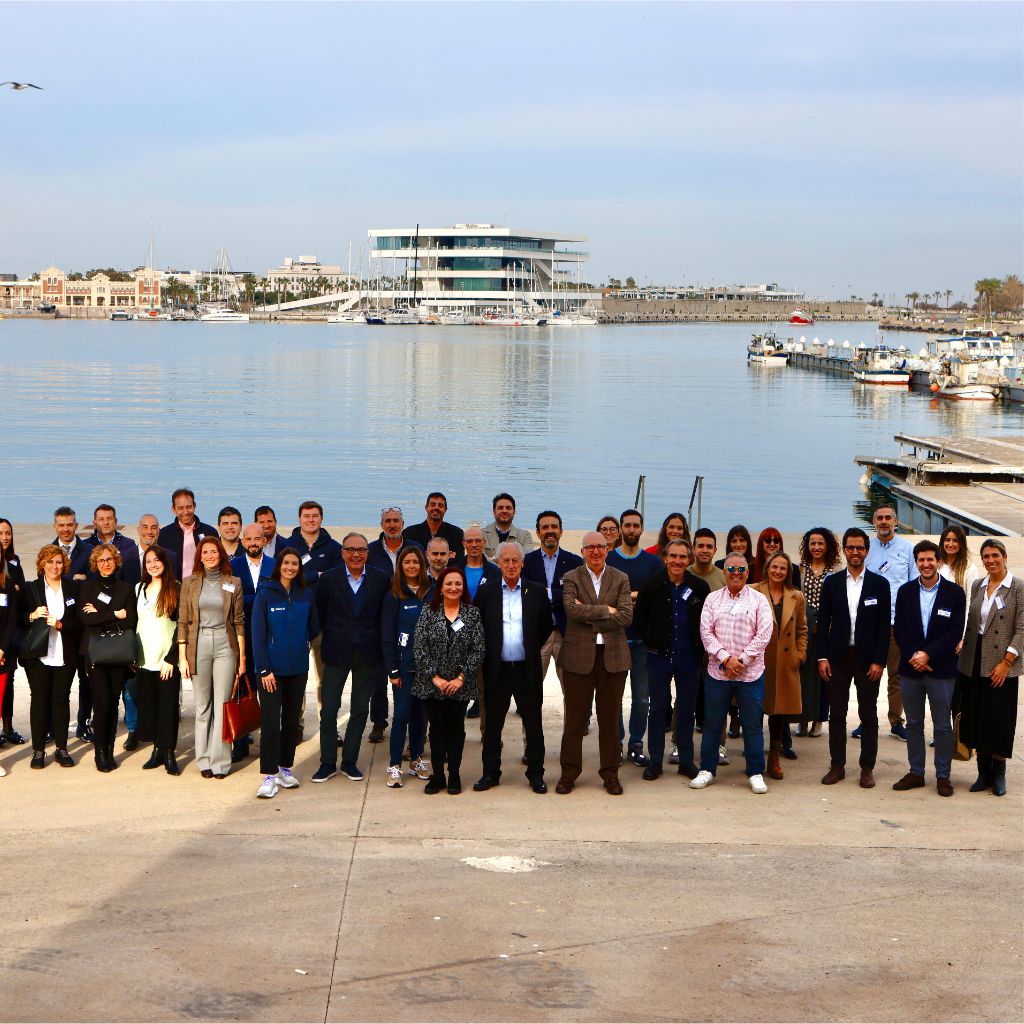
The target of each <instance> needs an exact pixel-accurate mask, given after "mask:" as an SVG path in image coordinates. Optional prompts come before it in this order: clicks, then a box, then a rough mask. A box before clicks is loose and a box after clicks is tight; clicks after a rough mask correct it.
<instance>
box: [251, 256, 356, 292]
mask: <svg viewBox="0 0 1024 1024" xmlns="http://www.w3.org/2000/svg"><path fill="white" fill-rule="evenodd" d="M266 278H267V281H268V282H269V289H268V290H269V291H276V290H281V291H289V292H295V293H299V292H303V291H309V290H311V287H310V286H311V285H315V284H319V283H320V282H323V287H324V288H325V290H327V291H340V290H341V289H343V288H345V287H346V286H347V285H351V286H355V285H356V284H358V281H357V279H356V278H355V277H354V276H352V275H350V274H345V273H342V270H341V267H340V266H337V265H336V264H333V263H321V262H320V261H319V260H318V259H317V258H316V257H315V256H300V257H299V258H298V259H297V260H294V259H292V258H291V257H290V256H286V257H285V258H284V260H283V261H282V263H281V266H279V267H274V269H273V270H268V271H267V273H266Z"/></svg>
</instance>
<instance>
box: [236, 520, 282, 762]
mask: <svg viewBox="0 0 1024 1024" xmlns="http://www.w3.org/2000/svg"><path fill="white" fill-rule="evenodd" d="M266 543H267V539H266V537H265V536H264V534H263V528H262V527H261V526H260V525H259V524H257V523H250V524H249V525H248V526H247V527H246V528H245V529H244V530H243V531H242V538H241V548H242V550H241V551H240V552H239V553H238V554H237V555H235V557H234V558H232V559H231V574H232V575H233V576H237V577H238V578H239V579H240V580H241V581H242V607H243V610H244V612H245V666H246V672H245V674H246V678H247V679H248V681H249V685H250V686H251V687H252V689H253V692H254V693H255V692H258V691H257V684H258V680H257V678H256V659H255V657H254V656H253V653H252V627H251V625H250V616H251V614H252V606H253V602H254V601H255V600H256V591H257V590H259V588H260V585H261V584H262V583H263V581H264V580H268V579H270V574H271V573H272V572H273V571H274V560H273V559H272V558H268V557H267V556H266V555H265V554H263V549H264V547H266ZM251 745H252V736H251V735H250V736H239V738H238V739H237V740H235V742H234V744H233V745H232V747H231V763H232V764H239V763H240V762H242V761H244V760H245V759H246V757H248V756H249V747H250V746H251Z"/></svg>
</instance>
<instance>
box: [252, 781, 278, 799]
mask: <svg viewBox="0 0 1024 1024" xmlns="http://www.w3.org/2000/svg"><path fill="white" fill-rule="evenodd" d="M256 795H257V796H261V797H263V798H264V799H266V800H269V799H270V798H271V797H274V796H277V776H276V775H264V776H263V785H262V786H260V788H259V789H258V790H256Z"/></svg>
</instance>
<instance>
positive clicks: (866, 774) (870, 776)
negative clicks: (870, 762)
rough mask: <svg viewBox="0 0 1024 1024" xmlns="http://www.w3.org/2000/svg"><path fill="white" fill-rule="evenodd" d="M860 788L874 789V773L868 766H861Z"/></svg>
mask: <svg viewBox="0 0 1024 1024" xmlns="http://www.w3.org/2000/svg"><path fill="white" fill-rule="evenodd" d="M860 788H861V789H874V788H875V773H874V772H873V771H872V770H871V769H870V768H861V770H860Z"/></svg>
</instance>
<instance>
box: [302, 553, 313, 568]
mask: <svg viewBox="0 0 1024 1024" xmlns="http://www.w3.org/2000/svg"><path fill="white" fill-rule="evenodd" d="M312 561H313V556H312V555H311V554H310V553H309V552H308V551H307V552H306V553H305V554H304V555H303V556H302V564H303V565H307V564H308V563H309V562H312Z"/></svg>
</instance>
